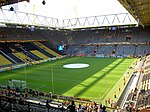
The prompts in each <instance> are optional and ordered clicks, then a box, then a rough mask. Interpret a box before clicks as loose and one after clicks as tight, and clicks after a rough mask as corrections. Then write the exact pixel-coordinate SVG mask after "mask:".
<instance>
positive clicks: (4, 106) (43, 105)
mask: <svg viewBox="0 0 150 112" xmlns="http://www.w3.org/2000/svg"><path fill="white" fill-rule="evenodd" d="M57 97H58V96H56V95H55V94H52V93H44V92H39V91H34V90H32V89H25V90H23V91H22V90H21V89H20V88H13V89H11V87H10V86H5V87H4V86H3V87H1V89H0V111H1V112H3V111H13V112H26V111H31V112H107V110H106V106H105V105H103V104H102V103H100V102H95V101H81V100H80V101H77V100H74V99H69V98H68V99H60V98H59V99H57ZM64 97H65V96H64Z"/></svg>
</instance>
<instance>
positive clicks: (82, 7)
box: [3, 0, 135, 21]
mask: <svg viewBox="0 0 150 112" xmlns="http://www.w3.org/2000/svg"><path fill="white" fill-rule="evenodd" d="M42 1H43V0H30V2H29V3H27V2H22V3H18V4H17V5H16V4H14V5H10V6H4V7H3V8H4V9H7V8H8V9H9V8H10V7H11V6H13V7H14V9H15V10H18V11H22V12H29V13H34V14H38V15H44V16H48V17H53V18H57V19H59V21H62V20H63V19H71V18H80V17H89V16H99V15H108V14H118V13H128V11H127V10H126V9H125V8H124V7H123V6H122V5H121V4H120V3H119V2H118V0H45V2H46V4H45V5H43V4H42ZM132 19H134V18H132ZM134 21H135V20H134Z"/></svg>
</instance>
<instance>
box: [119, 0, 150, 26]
mask: <svg viewBox="0 0 150 112" xmlns="http://www.w3.org/2000/svg"><path fill="white" fill-rule="evenodd" d="M118 1H119V2H120V3H121V4H122V5H123V6H124V7H125V8H126V9H127V10H128V11H129V13H130V14H131V15H132V16H133V17H134V18H135V19H136V20H137V21H138V22H139V24H140V25H142V26H143V27H144V26H149V25H150V0H118Z"/></svg>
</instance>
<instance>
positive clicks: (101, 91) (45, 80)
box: [0, 57, 134, 99]
mask: <svg viewBox="0 0 150 112" xmlns="http://www.w3.org/2000/svg"><path fill="white" fill-rule="evenodd" d="M133 61H134V59H133V58H94V57H70V58H63V59H58V60H55V61H51V62H46V63H42V64H38V65H33V66H27V67H24V68H20V69H15V70H11V71H7V72H3V73H0V84H3V85H8V80H9V79H15V80H24V81H26V83H27V87H28V88H32V89H34V90H38V91H43V92H48V93H49V92H53V93H55V94H60V95H66V96H75V97H81V98H89V99H95V98H98V97H100V96H102V95H105V94H107V93H108V92H109V91H110V90H111V88H112V87H113V86H114V85H115V83H116V82H117V81H118V80H119V79H120V77H121V76H123V74H124V73H125V72H126V70H127V69H128V67H129V66H130V65H131V64H132V63H133ZM75 63H84V64H89V67H87V68H63V65H65V64H75Z"/></svg>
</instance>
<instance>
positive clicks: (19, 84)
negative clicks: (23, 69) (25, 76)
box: [8, 79, 27, 89]
mask: <svg viewBox="0 0 150 112" xmlns="http://www.w3.org/2000/svg"><path fill="white" fill-rule="evenodd" d="M8 85H9V86H10V88H18V89H25V88H27V86H26V81H22V80H14V79H9V80H8Z"/></svg>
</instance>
